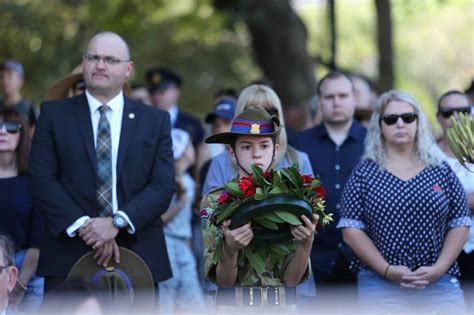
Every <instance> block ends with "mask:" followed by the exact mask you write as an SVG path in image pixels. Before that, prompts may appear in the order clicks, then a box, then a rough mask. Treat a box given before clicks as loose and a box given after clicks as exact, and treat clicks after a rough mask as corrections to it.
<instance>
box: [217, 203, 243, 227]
mask: <svg viewBox="0 0 474 315" xmlns="http://www.w3.org/2000/svg"><path fill="white" fill-rule="evenodd" d="M241 204H242V203H239V202H234V203H232V204H231V205H229V206H228V207H227V208H226V209H224V210H223V211H222V212H221V213H219V215H217V219H216V223H221V222H222V221H224V220H226V219H228V218H229V217H231V216H232V214H234V211H235V209H236V208H237V207H239V206H240V205H241Z"/></svg>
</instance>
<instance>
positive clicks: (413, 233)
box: [337, 160, 471, 275]
mask: <svg viewBox="0 0 474 315" xmlns="http://www.w3.org/2000/svg"><path fill="white" fill-rule="evenodd" d="M341 206H342V207H341V208H342V210H341V219H340V221H339V224H338V225H337V227H338V228H344V227H355V228H360V229H363V230H364V231H365V233H367V235H368V236H369V237H370V239H371V240H372V241H373V243H374V245H375V246H376V247H377V249H378V250H379V251H380V253H381V254H382V256H383V257H384V258H385V260H387V262H388V263H390V264H391V265H405V266H407V267H408V268H410V269H411V270H416V269H417V268H419V267H421V266H431V265H433V264H434V263H435V262H436V260H437V258H438V256H439V255H440V253H441V248H442V246H443V243H444V239H445V237H446V234H447V232H448V230H449V229H451V228H455V227H459V226H470V225H471V216H470V212H469V209H468V207H467V201H466V195H465V192H464V190H463V188H462V186H461V183H460V182H459V180H458V179H457V177H456V175H455V174H454V172H453V171H452V170H451V168H450V167H449V166H448V165H447V164H446V163H443V164H442V165H441V166H436V167H426V168H425V169H423V170H422V171H421V172H419V173H418V174H417V175H415V176H414V177H412V178H411V179H409V180H406V181H405V180H402V179H400V178H398V177H396V176H394V175H393V174H391V173H390V172H388V171H387V170H385V169H381V168H380V167H379V166H378V164H376V163H375V162H374V161H370V160H367V161H363V162H361V163H360V164H359V165H358V166H357V167H356V168H355V169H354V171H353V173H352V175H351V177H350V178H349V181H348V182H347V184H346V186H345V188H344V192H343V194H342V200H341ZM359 267H363V268H367V269H368V267H367V266H365V265H362V263H360V262H359V261H358V260H355V261H353V262H352V264H351V268H353V269H356V270H358V269H359ZM448 273H449V274H451V275H459V268H458V266H457V263H455V264H453V266H451V268H450V269H449V270H448Z"/></svg>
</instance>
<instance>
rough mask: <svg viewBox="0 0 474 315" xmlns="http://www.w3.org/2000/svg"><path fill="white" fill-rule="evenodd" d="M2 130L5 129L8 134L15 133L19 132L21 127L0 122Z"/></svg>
mask: <svg viewBox="0 0 474 315" xmlns="http://www.w3.org/2000/svg"><path fill="white" fill-rule="evenodd" d="M3 128H5V130H6V131H7V132H8V133H17V132H18V131H20V130H21V125H20V124H17V123H10V122H0V130H2V129H3Z"/></svg>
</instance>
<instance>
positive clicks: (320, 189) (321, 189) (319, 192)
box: [313, 186, 326, 199]
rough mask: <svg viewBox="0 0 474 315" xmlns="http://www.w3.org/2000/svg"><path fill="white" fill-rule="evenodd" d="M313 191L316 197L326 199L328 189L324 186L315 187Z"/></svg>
mask: <svg viewBox="0 0 474 315" xmlns="http://www.w3.org/2000/svg"><path fill="white" fill-rule="evenodd" d="M313 191H314V192H315V193H316V195H317V196H318V197H319V198H321V199H324V198H326V189H324V187H323V186H318V187H314V188H313Z"/></svg>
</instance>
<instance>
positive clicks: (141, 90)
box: [130, 84, 151, 105]
mask: <svg viewBox="0 0 474 315" xmlns="http://www.w3.org/2000/svg"><path fill="white" fill-rule="evenodd" d="M130 98H131V99H132V100H135V101H139V102H142V103H143V104H146V105H151V98H150V93H149V92H148V88H147V87H146V85H143V84H132V94H131V95H130Z"/></svg>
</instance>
